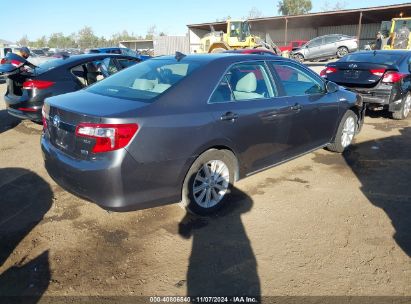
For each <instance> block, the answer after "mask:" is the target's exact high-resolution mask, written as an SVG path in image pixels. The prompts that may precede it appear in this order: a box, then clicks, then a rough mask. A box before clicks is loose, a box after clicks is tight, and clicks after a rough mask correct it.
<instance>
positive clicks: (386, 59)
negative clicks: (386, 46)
mask: <svg viewBox="0 0 411 304" xmlns="http://www.w3.org/2000/svg"><path fill="white" fill-rule="evenodd" d="M401 58H402V56H400V55H399V54H382V53H375V55H374V53H361V52H358V53H354V54H350V55H347V56H345V57H344V61H347V62H369V63H381V64H387V65H393V64H396V63H398V62H399V61H400V60H401Z"/></svg>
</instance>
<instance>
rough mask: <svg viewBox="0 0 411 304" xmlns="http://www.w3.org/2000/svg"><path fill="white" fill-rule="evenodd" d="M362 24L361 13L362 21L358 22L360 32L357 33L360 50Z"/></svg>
mask: <svg viewBox="0 0 411 304" xmlns="http://www.w3.org/2000/svg"><path fill="white" fill-rule="evenodd" d="M361 24H362V11H361V12H360V19H359V20H358V32H357V38H358V48H360V37H361Z"/></svg>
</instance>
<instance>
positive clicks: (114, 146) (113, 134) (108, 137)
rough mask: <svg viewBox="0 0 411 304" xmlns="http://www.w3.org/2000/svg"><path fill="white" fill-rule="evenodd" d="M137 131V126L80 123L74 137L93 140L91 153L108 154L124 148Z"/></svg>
mask: <svg viewBox="0 0 411 304" xmlns="http://www.w3.org/2000/svg"><path fill="white" fill-rule="evenodd" d="M137 130H138V125H137V124H121V125H120V124H93V123H81V124H79V125H78V126H77V128H76V136H78V137H87V138H94V139H95V140H96V143H95V145H94V147H93V150H92V152H93V153H101V152H109V151H114V150H118V149H121V148H124V147H125V146H127V145H128V143H129V142H130V141H131V139H132V138H133V136H134V135H135V134H136V132H137Z"/></svg>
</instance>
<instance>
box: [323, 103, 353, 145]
mask: <svg viewBox="0 0 411 304" xmlns="http://www.w3.org/2000/svg"><path fill="white" fill-rule="evenodd" d="M357 121H358V117H357V115H355V113H354V112H353V111H351V110H348V111H347V112H346V113H345V114H344V116H343V118H342V119H341V122H340V125H339V126H338V130H337V133H336V134H335V138H334V141H333V142H332V143H330V144H329V145H328V146H327V148H328V150H331V151H334V152H339V153H342V152H343V151H344V150H345V148H347V147H348V146H349V145H350V144H351V143H352V141H353V139H354V135H355V134H356V129H357Z"/></svg>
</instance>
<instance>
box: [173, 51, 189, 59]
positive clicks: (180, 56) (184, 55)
mask: <svg viewBox="0 0 411 304" xmlns="http://www.w3.org/2000/svg"><path fill="white" fill-rule="evenodd" d="M186 56H187V55H186V54H183V53H181V52H176V56H175V59H177V61H180V60H181V59H183V58H184V57H186Z"/></svg>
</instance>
